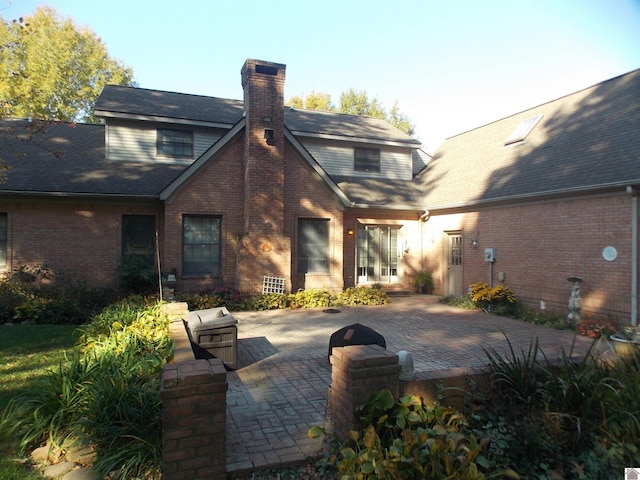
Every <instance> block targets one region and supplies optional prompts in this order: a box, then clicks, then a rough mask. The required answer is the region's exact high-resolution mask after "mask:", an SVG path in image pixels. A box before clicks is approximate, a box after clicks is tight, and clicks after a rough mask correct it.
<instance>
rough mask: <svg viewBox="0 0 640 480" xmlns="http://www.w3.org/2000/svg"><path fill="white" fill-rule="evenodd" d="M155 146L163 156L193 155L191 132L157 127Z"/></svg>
mask: <svg viewBox="0 0 640 480" xmlns="http://www.w3.org/2000/svg"><path fill="white" fill-rule="evenodd" d="M156 148H157V151H158V155H160V156H165V157H193V132H191V131H188V130H164V129H158V134H157V140H156Z"/></svg>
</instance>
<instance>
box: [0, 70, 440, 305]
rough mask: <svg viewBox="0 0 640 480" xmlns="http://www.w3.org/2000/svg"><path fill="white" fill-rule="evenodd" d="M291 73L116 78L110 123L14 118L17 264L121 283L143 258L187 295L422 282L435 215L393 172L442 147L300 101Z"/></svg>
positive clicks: (10, 219) (9, 201)
mask: <svg viewBox="0 0 640 480" xmlns="http://www.w3.org/2000/svg"><path fill="white" fill-rule="evenodd" d="M285 73H286V68H285V65H281V64H276V63H272V62H262V61H257V60H247V62H246V63H245V64H244V66H243V67H242V70H241V81H242V88H243V90H244V101H236V100H227V99H219V98H211V97H202V96H194V95H183V94H178V93H169V92H160V91H153V90H145V89H138V88H128V87H118V86H107V87H106V88H105V89H104V91H103V93H102V95H101V97H100V98H99V100H98V102H97V104H96V107H95V113H96V115H98V116H99V117H101V118H102V119H103V120H104V125H103V126H102V125H101V126H98V125H73V126H69V125H64V124H58V123H53V124H40V123H37V122H34V123H29V122H28V121H26V120H16V119H10V120H5V121H3V137H4V139H6V147H5V149H4V150H5V151H3V156H4V158H6V159H7V160H8V162H9V163H10V164H11V169H10V170H9V172H8V175H7V178H6V181H5V182H4V183H3V184H2V185H1V188H0V212H1V213H0V222H2V223H0V236H2V237H3V239H2V241H3V244H0V245H2V246H3V248H2V250H3V257H5V258H3V260H4V261H3V262H2V263H3V265H2V267H3V268H6V269H10V268H14V267H16V266H18V265H22V264H39V263H45V264H47V265H48V266H50V267H51V268H52V269H53V270H54V271H58V270H65V271H70V272H73V273H74V274H77V275H78V276H80V277H81V278H84V279H86V280H88V281H89V282H90V283H93V284H108V283H110V282H113V280H114V278H115V276H114V272H115V269H116V267H117V265H118V264H119V263H120V261H121V258H123V256H129V255H139V256H143V257H145V256H146V257H147V258H148V259H149V261H150V262H153V261H154V260H155V257H156V256H159V259H160V264H161V268H162V270H163V271H165V272H174V273H175V275H176V277H177V288H178V289H182V290H187V291H199V290H202V289H206V288H211V287H215V286H229V287H237V288H238V289H239V290H240V291H241V292H243V293H247V294H251V293H258V292H260V291H261V288H262V281H263V277H264V276H275V277H282V278H285V282H286V288H287V290H292V291H295V290H298V289H300V288H314V287H326V288H328V289H331V290H340V289H343V288H344V287H347V286H352V285H356V284H357V283H364V282H367V283H372V282H379V283H384V284H389V285H400V286H402V285H408V284H409V282H410V279H411V277H412V275H414V274H415V270H416V269H417V268H418V267H417V266H416V264H417V263H418V262H419V258H418V257H417V256H415V255H414V256H413V257H411V256H409V255H405V253H407V252H404V251H403V250H402V245H404V244H406V243H407V242H408V238H410V237H411V236H415V235H416V232H417V230H416V226H417V224H418V222H419V220H418V219H419V217H420V215H421V214H422V213H424V211H423V210H422V209H421V208H420V207H416V206H414V205H413V203H412V202H411V201H409V200H410V198H411V196H410V195H409V190H410V189H409V188H408V187H407V188H404V191H393V189H392V188H391V182H395V185H397V186H399V187H400V186H406V185H409V184H410V183H411V180H412V178H413V176H414V173H415V172H416V171H418V170H419V169H420V168H422V167H423V166H424V164H425V163H426V161H427V159H428V155H426V154H425V153H424V152H422V151H421V150H420V149H419V147H420V142H418V141H416V140H415V139H414V138H412V137H410V136H409V135H406V134H405V133H403V132H401V131H399V130H397V129H395V128H393V127H392V126H391V125H389V124H388V123H387V122H385V121H383V120H379V119H372V118H366V117H359V116H353V115H340V114H329V113H323V112H310V111H304V110H293V109H289V108H286V109H285V108H284V81H285ZM354 178H359V181H354ZM366 182H371V183H370V184H367V183H366ZM363 188H364V189H367V190H369V192H368V193H367V192H366V191H365V192H362V190H361V189H363ZM363 193H364V195H363ZM156 232H157V238H156ZM357 249H359V250H357ZM156 252H157V253H159V255H156Z"/></svg>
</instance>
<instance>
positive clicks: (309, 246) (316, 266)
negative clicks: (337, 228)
mask: <svg viewBox="0 0 640 480" xmlns="http://www.w3.org/2000/svg"><path fill="white" fill-rule="evenodd" d="M327 272H329V220H326V219H303V218H301V219H299V220H298V273H327Z"/></svg>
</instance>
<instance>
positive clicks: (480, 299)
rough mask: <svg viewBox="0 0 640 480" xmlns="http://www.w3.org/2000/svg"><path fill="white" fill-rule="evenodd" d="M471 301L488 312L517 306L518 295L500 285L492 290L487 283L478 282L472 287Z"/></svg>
mask: <svg viewBox="0 0 640 480" xmlns="http://www.w3.org/2000/svg"><path fill="white" fill-rule="evenodd" d="M471 300H472V301H473V304H474V305H475V306H476V307H478V308H481V309H483V310H487V309H492V308H495V307H507V306H512V305H515V304H516V295H515V293H513V290H511V289H510V288H509V287H504V286H502V285H498V286H496V287H493V288H491V287H489V285H487V284H486V283H483V282H477V283H474V284H472V285H471Z"/></svg>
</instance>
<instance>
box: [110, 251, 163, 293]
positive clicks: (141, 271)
mask: <svg viewBox="0 0 640 480" xmlns="http://www.w3.org/2000/svg"><path fill="white" fill-rule="evenodd" d="M116 278H117V282H118V287H119V288H120V290H121V291H122V292H123V293H124V294H125V295H128V294H132V293H133V294H142V295H148V294H150V293H152V292H156V293H157V292H158V288H159V284H158V271H157V270H156V269H155V268H154V266H153V265H151V264H149V261H148V260H147V259H146V258H144V257H141V256H139V255H129V256H127V257H125V258H123V259H122V261H121V262H120V265H118V268H117V269H116Z"/></svg>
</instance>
